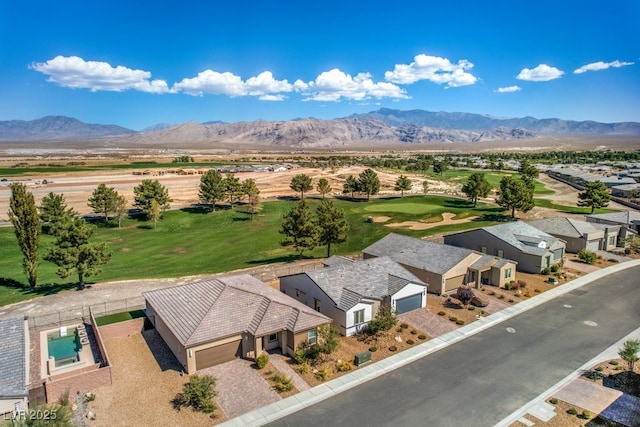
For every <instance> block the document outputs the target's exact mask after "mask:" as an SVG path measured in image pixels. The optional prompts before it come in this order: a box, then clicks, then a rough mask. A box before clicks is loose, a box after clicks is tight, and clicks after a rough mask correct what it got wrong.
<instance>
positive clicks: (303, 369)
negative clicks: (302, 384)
mask: <svg viewBox="0 0 640 427" xmlns="http://www.w3.org/2000/svg"><path fill="white" fill-rule="evenodd" d="M309 369H311V365H309V363H308V362H306V361H305V362H303V363H301V364H299V365H298V366H296V371H298V373H299V374H303V375H304V374H306V373H307V372H309Z"/></svg>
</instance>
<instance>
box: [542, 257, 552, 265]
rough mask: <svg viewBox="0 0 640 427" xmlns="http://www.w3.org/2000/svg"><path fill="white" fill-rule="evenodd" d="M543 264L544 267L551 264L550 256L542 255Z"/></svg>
mask: <svg viewBox="0 0 640 427" xmlns="http://www.w3.org/2000/svg"><path fill="white" fill-rule="evenodd" d="M544 264H545V265H544V266H545V267H549V266H551V256H549V255H547V256H546V257H544Z"/></svg>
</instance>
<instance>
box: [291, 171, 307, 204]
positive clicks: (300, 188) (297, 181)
mask: <svg viewBox="0 0 640 427" xmlns="http://www.w3.org/2000/svg"><path fill="white" fill-rule="evenodd" d="M289 187H290V188H291V189H292V190H293V191H297V192H298V193H300V198H301V199H304V193H305V192H307V191H309V190H311V189H312V188H313V186H312V184H311V177H310V176H309V175H305V174H303V173H301V174H298V175H296V176H294V177H293V178H291V184H289Z"/></svg>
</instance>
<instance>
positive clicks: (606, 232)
mask: <svg viewBox="0 0 640 427" xmlns="http://www.w3.org/2000/svg"><path fill="white" fill-rule="evenodd" d="M528 224H529V225H532V226H534V227H535V228H537V229H539V230H542V231H544V232H545V233H549V234H551V235H552V236H555V237H557V238H559V239H562V240H564V241H565V244H566V251H567V252H569V253H574V254H575V253H578V252H580V251H581V250H583V249H586V250H588V251H592V252H595V251H598V250H604V251H608V250H611V249H614V248H615V247H616V241H617V239H618V231H619V230H620V226H616V225H605V224H595V223H590V222H586V221H580V220H577V219H571V218H564V217H554V218H544V219H538V220H535V221H529V222H528Z"/></svg>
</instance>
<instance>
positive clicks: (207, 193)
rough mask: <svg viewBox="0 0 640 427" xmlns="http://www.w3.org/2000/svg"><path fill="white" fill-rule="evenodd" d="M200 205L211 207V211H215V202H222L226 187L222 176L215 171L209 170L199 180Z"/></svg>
mask: <svg viewBox="0 0 640 427" xmlns="http://www.w3.org/2000/svg"><path fill="white" fill-rule="evenodd" d="M198 196H199V198H200V202H201V203H207V204H209V205H210V206H211V211H215V210H216V202H220V201H222V200H224V198H225V196H226V185H225V180H224V178H223V177H222V174H220V172H218V171H217V170H215V169H209V170H208V171H206V172H205V173H204V174H203V175H202V177H201V178H200V188H199V192H198Z"/></svg>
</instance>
